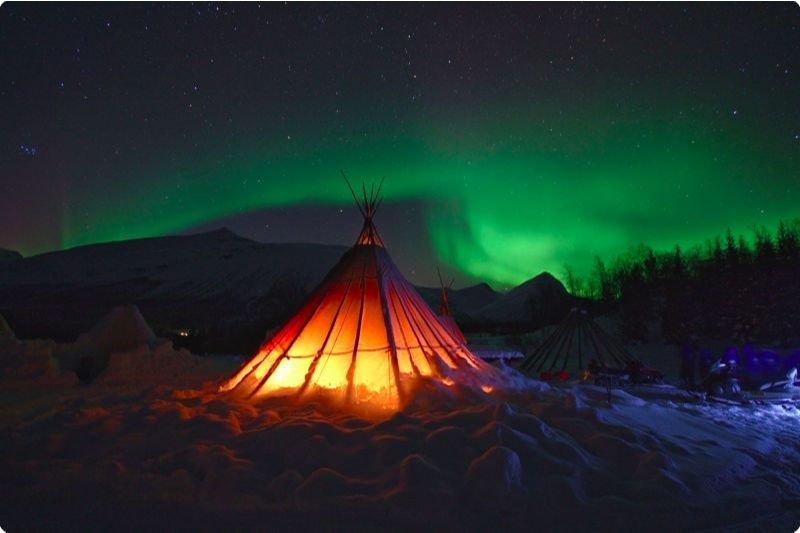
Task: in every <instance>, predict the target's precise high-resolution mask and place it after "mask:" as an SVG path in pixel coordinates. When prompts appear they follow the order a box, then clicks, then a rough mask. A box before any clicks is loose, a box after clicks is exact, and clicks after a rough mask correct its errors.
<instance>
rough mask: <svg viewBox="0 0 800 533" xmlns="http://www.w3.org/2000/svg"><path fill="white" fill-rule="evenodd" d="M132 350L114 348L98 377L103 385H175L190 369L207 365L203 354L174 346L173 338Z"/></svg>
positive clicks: (139, 346)
mask: <svg viewBox="0 0 800 533" xmlns="http://www.w3.org/2000/svg"><path fill="white" fill-rule="evenodd" d="M152 344H153V346H152V347H151V346H150V345H148V344H139V345H138V346H137V347H135V348H133V349H132V350H127V351H120V352H114V353H112V354H111V356H110V357H109V361H108V366H107V367H106V368H105V370H103V372H102V373H101V374H100V375H99V376H98V377H97V379H96V382H97V383H99V384H103V385H133V384H142V383H144V384H164V385H170V386H175V384H176V383H177V382H178V381H179V380H182V379H183V378H184V377H185V375H186V374H187V373H191V372H193V371H196V370H201V369H203V368H202V367H204V361H203V358H202V357H198V356H196V355H192V354H191V353H190V352H189V351H188V350H186V349H183V348H181V349H179V350H175V349H174V348H173V345H172V342H171V341H168V340H164V339H161V340H158V341H153V342H152Z"/></svg>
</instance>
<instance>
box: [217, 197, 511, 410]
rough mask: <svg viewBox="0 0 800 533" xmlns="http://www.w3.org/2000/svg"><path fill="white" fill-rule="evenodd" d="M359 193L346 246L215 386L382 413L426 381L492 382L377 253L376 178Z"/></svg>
mask: <svg viewBox="0 0 800 533" xmlns="http://www.w3.org/2000/svg"><path fill="white" fill-rule="evenodd" d="M351 190H352V189H351ZM362 192H363V200H361V201H359V199H358V198H356V195H355V193H354V194H353V196H354V198H356V203H357V204H358V205H359V209H360V210H361V214H362V215H363V217H364V226H363V228H362V230H361V233H360V234H359V236H358V239H357V240H356V243H355V245H354V246H353V248H351V249H350V250H349V251H348V252H347V253H346V254H345V255H344V256H343V257H342V259H341V260H340V261H339V263H338V264H337V265H336V266H335V267H334V268H333V269H332V270H331V271H330V272H329V273H328V275H327V276H326V278H325V279H324V280H323V281H322V283H321V284H320V286H319V287H318V288H317V289H316V290H315V291H314V292H313V293H312V294H311V296H310V297H309V298H308V300H307V301H306V302H305V303H304V304H303V306H302V307H301V309H300V311H298V312H297V313H296V314H295V315H294V316H293V317H292V318H291V319H290V320H289V321H288V322H287V323H286V325H284V326H283V327H282V328H281V329H280V330H278V332H277V333H276V334H275V335H274V336H273V337H272V338H271V339H270V340H268V341H267V342H266V343H265V344H264V345H263V346H262V347H261V349H260V350H259V351H258V353H257V354H256V355H255V356H254V357H253V358H252V359H251V360H250V361H248V362H247V363H246V364H245V365H244V366H243V367H242V368H241V369H240V370H239V371H238V372H237V373H236V374H235V375H234V376H233V377H232V378H230V379H229V380H228V381H226V382H225V383H224V384H223V385H222V386H221V387H220V389H221V390H222V391H232V392H234V393H241V394H242V395H244V396H246V397H248V398H259V397H265V396H278V395H281V396H294V397H295V398H296V399H298V400H306V399H308V398H311V397H324V398H325V399H327V400H330V401H332V402H333V403H335V404H337V405H342V406H350V407H358V408H360V409H362V410H365V411H368V412H385V411H390V412H391V411H396V410H398V409H401V408H402V407H403V406H404V405H406V404H407V403H408V402H409V401H410V399H411V398H412V397H413V396H414V394H415V392H416V391H417V389H418V388H419V387H420V386H421V385H422V384H424V383H426V382H427V383H436V382H438V383H441V384H443V385H446V386H448V387H451V386H454V385H456V384H458V385H460V386H462V387H464V388H466V389H467V390H471V391H474V392H478V393H485V392H487V391H491V390H494V389H497V388H498V384H499V376H498V374H497V372H496V370H495V369H494V368H493V367H492V366H490V365H488V364H487V363H484V362H483V361H481V360H480V359H478V358H477V357H475V356H474V355H472V354H471V353H470V351H469V350H468V349H467V348H466V347H465V346H464V344H463V342H462V341H461V340H460V339H459V338H456V337H455V336H454V335H453V333H452V332H451V331H450V330H449V329H448V328H446V327H444V326H443V325H442V323H441V322H439V320H438V319H437V317H436V315H435V314H434V313H433V312H432V311H431V310H430V308H429V307H428V306H427V304H426V303H425V302H424V301H423V299H422V298H421V297H420V296H419V295H418V294H417V292H416V291H415V290H414V288H413V287H412V286H411V284H410V283H408V281H406V279H405V278H404V277H403V276H402V274H401V273H400V272H399V270H398V269H397V267H396V266H395V264H394V263H393V262H392V260H391V258H390V257H389V254H388V253H387V252H386V249H385V248H384V246H383V242H382V241H381V238H380V236H379V235H378V232H377V229H376V228H375V225H374V224H373V216H374V214H375V209H376V208H377V206H378V204H379V201H378V195H379V194H380V187H379V188H378V191H377V192H376V191H374V190H373V191H371V193H370V194H369V196H368V195H367V193H366V190H363V191H362Z"/></svg>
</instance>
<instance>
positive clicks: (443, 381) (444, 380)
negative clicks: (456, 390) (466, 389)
mask: <svg viewBox="0 0 800 533" xmlns="http://www.w3.org/2000/svg"><path fill="white" fill-rule="evenodd" d="M442 383H444V384H445V385H447V386H448V387H452V386H453V385H454V384H455V382H454V381H453V380H452V379H450V378H444V379H443V380H442Z"/></svg>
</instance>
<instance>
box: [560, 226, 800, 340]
mask: <svg viewBox="0 0 800 533" xmlns="http://www.w3.org/2000/svg"><path fill="white" fill-rule="evenodd" d="M564 278H565V284H566V286H567V289H568V290H569V291H570V292H571V293H572V294H573V295H575V296H580V297H584V298H590V299H592V300H595V301H596V302H597V303H598V304H599V305H617V304H619V305H621V306H622V311H623V314H624V318H626V320H625V324H627V325H628V327H627V329H628V330H629V331H627V333H628V335H629V336H630V337H634V338H635V337H643V336H646V334H645V333H643V332H642V331H637V330H640V329H642V327H643V324H644V321H646V320H647V319H648V318H650V317H651V316H652V314H653V313H654V312H660V313H661V314H662V317H663V318H664V332H665V333H666V334H668V335H669V336H671V337H674V338H675V339H676V340H680V339H682V338H683V337H686V336H688V335H691V334H693V333H698V332H699V333H703V332H707V330H708V329H709V328H708V327H707V326H708V324H707V322H708V321H709V320H713V317H700V318H698V317H696V316H695V314H697V313H706V314H710V315H714V316H721V317H723V319H724V318H726V317H729V316H730V315H731V314H733V315H736V316H734V317H733V318H731V320H730V322H734V323H732V324H726V326H728V327H732V328H734V329H743V328H744V329H752V328H750V327H747V325H746V324H745V325H744V326H743V325H742V321H744V322H748V321H749V322H752V320H751V319H752V318H754V317H751V316H747V315H748V314H749V313H750V311H748V309H750V310H752V311H753V312H754V311H755V309H761V311H762V312H767V313H770V312H774V311H775V310H776V308H782V307H785V306H786V305H785V304H792V303H793V304H797V305H795V307H800V302H793V300H791V299H792V298H795V297H796V294H795V292H794V291H795V290H796V289H797V287H796V280H797V279H800V218H798V219H794V220H791V221H783V220H782V221H780V222H779V224H778V226H777V228H776V230H775V232H774V233H773V232H771V231H770V230H769V229H768V228H766V227H763V226H757V227H754V228H753V230H752V238H751V239H750V241H748V239H746V238H745V236H744V235H738V236H734V234H733V233H732V232H731V231H730V230H728V231H727V233H726V234H725V235H724V236H715V237H713V238H711V239H708V240H707V241H706V242H705V245H699V246H694V247H691V248H689V249H687V250H684V249H682V248H681V247H680V246H679V245H676V246H675V248H674V249H673V250H670V251H668V252H657V251H655V250H653V249H652V248H650V247H648V246H645V245H639V246H636V247H634V248H632V249H630V250H628V251H627V252H626V253H624V254H622V255H620V256H619V257H617V258H615V259H614V260H613V261H611V262H610V263H605V262H603V261H602V260H601V259H600V258H599V257H596V258H595V264H594V268H593V270H592V272H591V274H590V275H589V276H588V277H586V278H581V277H578V276H576V275H575V274H574V273H573V271H572V269H571V268H569V267H565V272H564ZM776 293H777V294H776ZM781 297H786V298H789V301H788V302H781V301H778V300H780V298H781ZM786 298H784V300H785V299H786ZM765 302H766V303H765ZM713 306H717V307H716V308H714V307H713ZM789 312H790V313H791V310H789ZM792 314H793V313H792ZM770 318H775V319H776V320H778V321H780V318H779V317H770V316H767V317H766V319H770ZM698 320H699V321H700V322H703V324H698V323H697V322H698ZM737 321H738V322H737ZM756 321H758V320H756ZM723 322H725V320H723ZM749 322H748V323H749ZM720 327H723V326H720ZM710 329H711V330H713V329H715V328H714V327H711V328H710ZM717 329H719V328H717ZM773 329H774V328H773ZM778 329H780V328H778ZM784 329H786V328H784ZM693 330H694V331H693ZM720 333H722V332H720ZM756 333H757V332H755V331H750V332H749V333H748V332H745V334H739V335H738V336H739V337H741V338H742V339H744V340H750V339H751V337H752V336H753V335H754V334H756ZM762 333H764V332H762ZM777 333H780V331H779V332H777Z"/></svg>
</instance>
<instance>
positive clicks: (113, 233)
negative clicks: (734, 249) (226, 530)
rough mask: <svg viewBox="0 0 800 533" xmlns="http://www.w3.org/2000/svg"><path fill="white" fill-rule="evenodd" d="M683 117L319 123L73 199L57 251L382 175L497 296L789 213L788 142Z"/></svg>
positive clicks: (677, 109) (792, 171) (331, 195)
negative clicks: (538, 277) (639, 251)
mask: <svg viewBox="0 0 800 533" xmlns="http://www.w3.org/2000/svg"><path fill="white" fill-rule="evenodd" d="M684 109H688V106H685V107H684V106H680V105H679V104H677V103H676V104H674V105H673V106H670V108H669V109H662V110H661V112H660V113H656V112H655V111H650V112H647V113H642V112H640V111H635V110H633V109H631V110H629V111H628V112H621V111H620V110H619V109H618V108H614V107H613V106H605V107H601V106H597V108H595V109H594V110H592V112H586V111H582V110H577V109H573V110H567V111H564V110H563V109H562V110H561V111H560V112H557V111H548V110H546V109H545V106H544V105H540V106H539V107H532V106H531V107H529V108H527V109H523V110H516V111H515V112H514V113H510V112H509V111H508V110H505V111H495V112H487V111H486V110H485V109H484V110H483V111H484V112H483V113H482V114H481V115H480V116H479V117H475V116H472V117H468V118H467V117H460V118H459V119H453V118H452V116H448V117H446V118H445V117H444V116H439V117H436V116H432V117H428V118H427V119H426V120H418V121H416V122H415V125H412V126H408V125H406V126H405V127H403V128H399V127H397V126H396V125H394V124H393V123H392V122H391V121H389V120H378V121H375V122H374V123H371V124H369V125H366V126H362V127H354V128H352V130H351V133H350V134H348V135H344V136H343V135H342V134H341V133H338V134H337V133H336V132H334V131H333V129H332V128H326V127H325V125H324V124H323V125H321V126H319V127H318V128H317V129H314V128H311V127H307V128H306V129H305V132H304V134H303V132H301V134H298V135H286V136H282V137H280V138H278V137H276V136H274V135H273V136H272V137H266V136H265V137H266V138H263V139H261V140H260V141H259V142H250V143H241V144H239V145H238V146H237V147H236V148H234V149H230V148H228V149H227V150H216V151H215V150H214V149H213V139H207V150H205V151H204V152H203V153H205V154H206V155H205V156H204V157H202V158H193V159H190V160H189V158H188V157H187V160H186V161H182V162H181V161H178V162H176V163H173V164H172V165H164V164H163V163H160V164H155V163H153V165H152V168H138V169H135V170H132V171H131V176H126V179H120V180H118V181H119V183H118V184H115V185H114V190H113V192H112V191H110V190H108V191H94V192H93V193H92V194H91V197H92V198H91V200H93V201H85V200H86V198H84V199H80V198H75V199H73V200H74V201H75V203H78V204H81V203H82V204H83V205H82V206H81V207H82V209H80V210H70V211H68V212H67V213H66V214H65V215H64V220H63V224H62V232H63V233H62V243H61V244H62V247H72V246H77V245H81V244H87V243H93V242H102V241H111V240H121V239H130V238H136V237H144V236H153V235H163V234H169V233H174V232H178V231H182V230H185V229H187V228H191V227H193V226H195V225H197V224H200V223H203V222H206V221H209V220H214V219H217V218H221V217H224V216H230V215H232V214H235V213H241V212H247V211H252V210H258V209H263V208H265V207H274V206H285V205H293V204H311V203H317V204H319V203H322V204H330V205H346V204H349V203H350V202H351V199H350V196H349V192H348V191H347V189H346V188H345V187H344V186H343V184H342V180H341V179H340V177H339V170H340V169H341V170H344V171H345V172H346V173H347V174H348V175H350V176H351V177H353V178H354V181H356V182H357V183H358V182H359V181H360V180H361V179H362V178H364V179H366V180H367V182H368V183H369V182H370V181H372V180H375V179H377V178H378V177H380V176H385V180H386V181H385V185H384V196H385V198H386V201H392V200H407V199H424V200H425V205H426V206H428V209H427V212H426V214H425V216H426V221H427V226H428V229H429V233H430V239H431V242H432V243H433V245H434V248H435V252H436V254H437V255H438V256H439V259H440V260H441V261H442V263H443V264H445V265H447V266H448V267H449V268H453V269H456V270H459V271H461V272H463V273H464V274H466V275H468V276H471V277H473V278H480V279H484V280H486V281H488V282H489V283H491V284H493V285H495V286H496V287H507V286H511V285H514V284H518V283H520V282H522V281H524V280H525V279H528V278H530V277H531V276H532V275H535V274H536V273H538V272H540V271H549V272H551V273H553V274H554V275H556V276H561V275H562V273H563V269H564V265H566V264H568V265H570V266H572V267H573V268H574V269H575V270H576V271H577V272H578V273H579V274H586V273H587V272H588V270H589V269H590V268H591V264H592V259H593V257H594V256H595V255H598V256H600V257H601V258H603V259H610V258H613V257H614V256H617V255H619V254H621V253H623V252H625V251H626V250H627V249H629V248H630V247H631V246H633V245H636V244H638V243H646V244H648V245H651V246H653V247H654V248H656V249H662V250H665V249H669V248H671V247H673V246H674V245H675V244H676V243H680V244H681V246H684V247H686V246H691V245H698V244H702V243H703V242H704V241H705V239H706V238H708V237H711V236H713V235H715V234H722V233H723V232H724V231H725V230H726V228H731V229H732V230H733V231H734V232H735V233H744V234H746V235H749V234H750V232H751V230H752V228H753V226H754V225H765V226H767V227H769V228H770V229H774V227H775V225H776V224H777V222H778V220H779V219H781V218H783V219H791V218H794V217H796V216H798V209H797V206H798V205H800V186H798V185H797V184H796V181H797V176H798V169H799V168H800V166H799V165H798V143H797V141H796V140H795V139H793V138H784V137H780V136H779V135H778V134H776V133H774V130H773V131H767V130H765V129H764V128H762V127H761V125H760V123H759V122H758V121H757V120H756V119H752V118H751V119H748V118H746V117H742V116H741V115H740V116H738V117H736V116H732V115H731V114H730V113H728V112H727V111H726V112H725V113H724V115H723V116H720V113H719V111H716V112H715V111H709V110H708V109H707V108H706V109H705V110H704V111H699V110H698V111H694V110H692V111H685V112H684V111H683V110H684ZM220 152H222V153H224V155H220ZM141 176H147V179H146V180H142V179H137V178H138V177H141ZM143 181H144V182H146V183H148V185H147V186H142V185H141V183H142V182H143ZM98 195H103V196H102V201H100V200H99V199H98ZM73 213H80V215H75V214H73ZM354 223H355V222H354Z"/></svg>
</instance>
